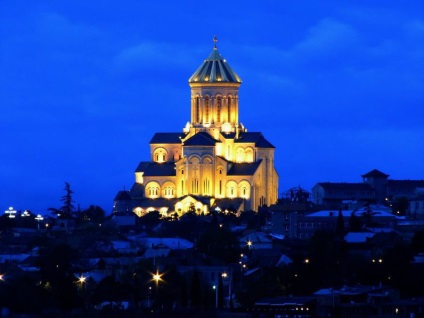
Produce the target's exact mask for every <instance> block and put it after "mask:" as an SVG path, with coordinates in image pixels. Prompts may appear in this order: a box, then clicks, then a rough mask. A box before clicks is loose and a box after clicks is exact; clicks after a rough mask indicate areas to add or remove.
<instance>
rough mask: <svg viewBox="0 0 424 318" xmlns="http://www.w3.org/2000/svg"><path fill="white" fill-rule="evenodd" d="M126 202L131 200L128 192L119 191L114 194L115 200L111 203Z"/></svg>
mask: <svg viewBox="0 0 424 318" xmlns="http://www.w3.org/2000/svg"><path fill="white" fill-rule="evenodd" d="M126 200H131V196H130V194H129V191H126V190H122V191H119V192H118V193H117V194H116V196H115V199H113V201H126Z"/></svg>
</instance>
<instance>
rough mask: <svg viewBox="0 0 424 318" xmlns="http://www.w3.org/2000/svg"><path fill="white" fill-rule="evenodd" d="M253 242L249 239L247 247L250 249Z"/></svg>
mask: <svg viewBox="0 0 424 318" xmlns="http://www.w3.org/2000/svg"><path fill="white" fill-rule="evenodd" d="M252 244H253V243H252V241H251V240H249V239H248V240H247V247H248V248H249V250H250V247H251V246H252Z"/></svg>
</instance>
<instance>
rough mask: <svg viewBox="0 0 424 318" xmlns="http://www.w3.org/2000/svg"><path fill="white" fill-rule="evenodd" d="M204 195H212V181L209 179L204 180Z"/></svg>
mask: <svg viewBox="0 0 424 318" xmlns="http://www.w3.org/2000/svg"><path fill="white" fill-rule="evenodd" d="M203 193H204V194H209V193H210V180H209V179H206V180H203Z"/></svg>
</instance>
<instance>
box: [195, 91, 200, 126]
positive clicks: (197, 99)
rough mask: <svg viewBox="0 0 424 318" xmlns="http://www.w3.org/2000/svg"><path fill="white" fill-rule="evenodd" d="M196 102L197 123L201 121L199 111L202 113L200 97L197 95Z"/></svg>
mask: <svg viewBox="0 0 424 318" xmlns="http://www.w3.org/2000/svg"><path fill="white" fill-rule="evenodd" d="M195 103H196V106H195V107H196V123H198V122H199V119H200V118H199V113H200V106H199V97H196V101H195Z"/></svg>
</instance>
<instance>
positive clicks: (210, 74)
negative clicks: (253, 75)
mask: <svg viewBox="0 0 424 318" xmlns="http://www.w3.org/2000/svg"><path fill="white" fill-rule="evenodd" d="M214 42H215V46H214V48H213V51H212V53H211V54H210V55H209V56H208V57H207V58H206V60H205V61H204V62H203V64H202V65H200V67H199V68H198V69H197V70H196V72H194V74H193V75H192V76H191V77H190V78H189V80H188V82H189V83H220V82H224V83H225V82H226V83H241V79H240V77H239V76H238V75H237V74H236V73H235V72H234V71H233V70H232V69H231V67H230V65H228V63H227V61H226V60H225V59H224V58H223V57H222V56H221V54H219V52H218V49H217V47H216V38H214Z"/></svg>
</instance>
